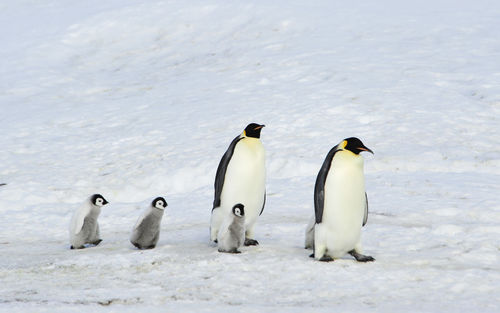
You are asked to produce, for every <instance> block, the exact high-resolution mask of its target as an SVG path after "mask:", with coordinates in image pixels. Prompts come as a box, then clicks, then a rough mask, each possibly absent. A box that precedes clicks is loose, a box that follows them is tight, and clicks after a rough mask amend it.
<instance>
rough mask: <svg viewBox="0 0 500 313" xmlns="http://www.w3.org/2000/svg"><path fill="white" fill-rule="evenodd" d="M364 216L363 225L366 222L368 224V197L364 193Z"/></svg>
mask: <svg viewBox="0 0 500 313" xmlns="http://www.w3.org/2000/svg"><path fill="white" fill-rule="evenodd" d="M365 200H366V201H365V215H364V216H363V225H362V226H365V225H366V222H368V195H367V194H366V192H365Z"/></svg>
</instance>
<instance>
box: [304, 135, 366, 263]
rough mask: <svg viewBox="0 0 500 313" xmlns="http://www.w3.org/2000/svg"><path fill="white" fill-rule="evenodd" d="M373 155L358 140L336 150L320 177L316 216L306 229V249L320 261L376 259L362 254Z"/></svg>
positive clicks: (326, 160) (350, 141)
mask: <svg viewBox="0 0 500 313" xmlns="http://www.w3.org/2000/svg"><path fill="white" fill-rule="evenodd" d="M363 151H367V152H370V153H373V152H372V151H371V150H370V149H368V148H367V147H365V145H364V144H363V143H362V142H361V140H359V139H358V138H355V137H351V138H347V139H344V140H343V141H342V142H340V143H339V144H338V145H336V146H335V147H333V148H332V149H331V150H330V152H329V153H328V154H327V156H326V158H325V161H324V162H323V165H322V167H321V169H320V171H319V173H318V176H317V178H316V185H315V188H314V210H315V217H314V219H313V220H312V221H311V222H310V223H309V224H308V226H307V229H306V248H308V247H310V248H313V249H314V254H313V256H314V257H315V258H316V259H317V260H320V261H333V260H334V259H337V258H341V257H342V256H344V255H345V254H347V253H349V254H350V255H352V256H353V257H354V258H355V259H356V260H357V261H359V262H369V261H374V260H375V259H374V258H373V257H371V256H366V255H363V254H361V253H362V247H361V228H362V227H363V226H364V225H365V224H366V222H367V219H368V197H367V195H366V192H365V177H364V173H363V163H364V162H363V157H362V156H361V155H360V153H361V152H363Z"/></svg>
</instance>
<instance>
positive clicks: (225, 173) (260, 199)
mask: <svg viewBox="0 0 500 313" xmlns="http://www.w3.org/2000/svg"><path fill="white" fill-rule="evenodd" d="M262 127H264V125H260V124H256V123H251V124H249V125H248V126H247V127H246V128H245V130H243V133H242V134H241V135H239V136H237V137H236V138H234V140H233V141H232V142H231V144H230V145H229V148H228V149H227V151H226V153H224V155H223V156H222V159H221V160H220V163H219V167H218V168H217V174H216V176H215V184H214V186H215V197H214V202H213V207H212V216H211V220H210V239H211V240H213V241H217V233H218V232H219V228H220V225H221V223H222V221H223V220H224V219H225V218H226V216H227V215H229V214H231V208H232V207H233V205H234V203H242V204H243V205H244V206H245V246H251V245H258V244H259V243H258V242H257V240H255V238H254V227H255V222H256V221H257V218H258V217H259V216H260V215H261V214H262V212H263V211H264V204H265V202H266V166H265V151H264V147H263V146H262V142H261V141H260V132H261V130H262Z"/></svg>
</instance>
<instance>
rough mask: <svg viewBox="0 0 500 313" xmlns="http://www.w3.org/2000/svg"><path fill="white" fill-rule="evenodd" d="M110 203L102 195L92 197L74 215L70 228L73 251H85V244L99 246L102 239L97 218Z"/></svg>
mask: <svg viewBox="0 0 500 313" xmlns="http://www.w3.org/2000/svg"><path fill="white" fill-rule="evenodd" d="M106 204H108V201H106V199H104V197H103V196H102V195H100V194H94V195H92V196H90V197H89V198H88V199H87V200H86V201H85V202H84V203H83V204H82V205H81V206H80V207H79V208H78V209H77V210H76V211H75V212H74V213H73V216H72V218H71V223H70V227H69V238H70V243H71V249H83V248H85V246H84V245H85V244H93V245H98V244H99V243H100V242H101V241H102V239H101V238H100V232H99V223H98V222H97V218H98V217H99V214H100V213H101V207H102V206H103V205H106Z"/></svg>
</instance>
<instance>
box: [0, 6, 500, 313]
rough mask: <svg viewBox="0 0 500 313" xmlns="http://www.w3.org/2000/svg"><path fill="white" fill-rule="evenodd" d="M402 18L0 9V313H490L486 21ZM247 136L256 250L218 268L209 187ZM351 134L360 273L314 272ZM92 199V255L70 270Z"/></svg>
mask: <svg viewBox="0 0 500 313" xmlns="http://www.w3.org/2000/svg"><path fill="white" fill-rule="evenodd" d="M408 2H409V1H391V0H381V1H351V2H348V1H326V0H324V1H321V0H318V1H312V2H301V1H272V2H271V1H255V2H248V1H231V2H229V1H221V0H208V1H197V0H195V1H146V2H143V1H134V0H125V1H122V0H110V1H98V0H88V1H53V0H47V1H32V0H19V1H14V0H10V1H8V0H5V1H2V2H1V3H0V12H1V14H0V39H1V42H2V44H1V48H0V109H1V111H0V130H1V137H0V147H1V150H0V184H6V185H0V213H1V218H0V311H2V312H15V311H23V312H29V311H36V312H81V311H93V312H111V311H116V312H137V311H146V310H148V311H149V312H165V311H173V310H175V311H196V312H234V311H235V310H236V311H248V312H264V311H273V312H313V311H314V312H334V311H335V312H338V311H344V312H365V311H379V312H499V311H500V262H499V259H500V243H499V235H500V192H499V190H500V148H499V146H500V145H499V144H500V62H499V61H500V36H499V35H498V34H499V33H498V32H499V29H500V2H498V1H487V0H479V1H446V0H434V1H428V0H424V1H414V3H408ZM250 122H258V123H264V124H266V125H267V127H266V128H265V129H264V130H263V132H262V141H263V143H264V146H265V148H266V151H267V169H268V173H267V174H268V175H267V176H268V181H267V195H268V197H267V204H266V208H265V210H264V213H263V215H262V216H261V218H260V219H259V221H258V224H257V227H256V235H257V239H258V240H259V241H260V243H261V245H260V246H258V247H249V248H243V249H242V251H243V253H242V254H241V255H228V254H222V253H218V252H217V249H216V247H215V246H214V245H212V244H210V243H209V240H208V235H209V234H208V226H209V219H210V209H211V202H212V200H213V198H212V197H213V180H214V177H215V171H216V168H217V164H218V162H219V160H220V157H221V156H222V154H223V153H224V151H225V149H226V148H227V146H228V145H229V143H230V141H231V139H232V138H234V137H235V136H236V135H237V134H239V133H240V132H241V131H242V129H243V128H244V127H245V126H246V125H247V124H248V123H250ZM349 136H357V137H359V138H361V139H362V140H363V142H364V143H365V144H366V145H367V146H368V147H370V148H371V149H372V150H374V152H375V155H374V156H371V155H367V156H366V160H365V171H366V184H367V192H368V196H369V201H370V215H369V219H368V224H367V226H366V227H365V228H364V229H363V243H364V246H365V252H366V253H367V254H370V255H373V256H374V257H375V258H376V261H375V262H374V263H370V264H361V263H356V262H355V261H353V260H352V259H351V258H349V257H346V258H344V259H341V260H336V261H335V262H333V263H327V264H325V263H321V262H316V261H314V260H312V259H310V258H308V254H309V251H306V250H304V249H303V241H304V230H305V226H306V224H307V221H308V219H309V217H310V216H311V214H312V210H313V201H312V198H313V197H312V193H313V189H314V180H315V177H316V174H317V171H318V170H319V168H320V166H321V163H322V161H323V159H324V157H325V155H326V153H327V152H328V150H329V149H330V148H331V147H332V146H333V145H335V144H337V143H338V142H339V141H340V140H341V139H343V138H345V137H349ZM95 192H99V193H102V194H103V195H104V196H105V197H106V199H107V200H109V201H110V204H109V205H107V206H106V207H104V208H103V210H102V213H101V216H100V219H99V220H100V225H101V233H102V238H103V240H104V241H103V242H102V243H101V244H100V245H99V246H98V247H94V248H89V249H84V250H78V251H72V250H69V249H68V248H69V241H68V240H69V238H68V231H67V229H68V224H69V221H70V218H71V215H72V213H73V211H74V210H75V209H76V208H77V207H78V205H79V204H80V203H81V202H82V201H83V200H84V199H85V198H86V197H88V196H89V195H90V194H92V193H95ZM156 196H165V198H166V200H167V201H168V203H169V206H168V208H167V210H166V212H165V217H164V219H163V221H162V233H161V238H160V242H159V245H158V247H157V248H156V249H154V250H151V251H139V250H136V249H135V248H133V247H132V245H131V244H130V243H129V242H128V238H129V235H130V230H131V228H132V227H133V225H134V223H135V221H136V220H137V217H138V216H139V214H140V212H141V209H139V207H144V206H145V205H147V204H148V203H149V202H150V201H151V200H152V199H153V198H154V197H156Z"/></svg>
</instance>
